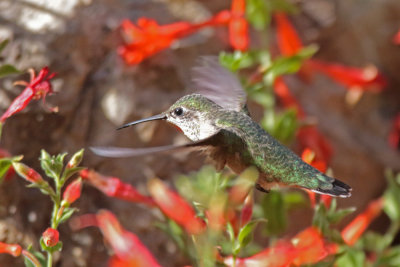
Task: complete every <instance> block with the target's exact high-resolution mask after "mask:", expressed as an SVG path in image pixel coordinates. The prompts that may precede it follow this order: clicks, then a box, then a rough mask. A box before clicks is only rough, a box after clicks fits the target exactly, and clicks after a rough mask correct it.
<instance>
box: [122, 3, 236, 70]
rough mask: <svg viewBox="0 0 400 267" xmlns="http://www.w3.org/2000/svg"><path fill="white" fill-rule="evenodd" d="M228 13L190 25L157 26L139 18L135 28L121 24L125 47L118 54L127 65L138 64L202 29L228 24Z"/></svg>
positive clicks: (131, 24)
mask: <svg viewBox="0 0 400 267" xmlns="http://www.w3.org/2000/svg"><path fill="white" fill-rule="evenodd" d="M230 19H231V15H230V12H229V11H226V10H225V11H221V12H220V13H218V14H217V15H215V16H214V17H212V18H211V19H209V20H207V21H205V22H202V23H198V24H191V23H189V22H175V23H171V24H167V25H159V24H158V23H157V22H156V21H155V20H152V19H148V18H140V19H139V20H138V21H137V26H136V25H134V24H133V23H132V22H130V21H129V20H124V21H123V22H122V24H121V28H122V35H123V37H124V39H125V45H123V46H121V47H119V48H118V53H119V54H120V56H121V57H122V58H123V59H124V60H125V62H126V63H127V64H132V65H133V64H138V63H140V62H141V61H142V60H144V59H145V58H147V57H149V56H152V55H154V54H156V53H158V52H160V51H161V50H164V49H166V48H168V47H169V46H170V45H171V44H172V43H173V42H174V41H175V40H177V39H179V38H183V37H186V36H188V35H190V34H192V33H194V32H196V31H198V30H200V29H202V28H204V27H209V26H218V25H224V24H228V22H229V21H230Z"/></svg>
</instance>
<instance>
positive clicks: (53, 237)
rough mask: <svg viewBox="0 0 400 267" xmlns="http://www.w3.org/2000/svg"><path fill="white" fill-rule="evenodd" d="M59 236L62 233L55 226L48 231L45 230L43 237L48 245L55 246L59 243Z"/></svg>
mask: <svg viewBox="0 0 400 267" xmlns="http://www.w3.org/2000/svg"><path fill="white" fill-rule="evenodd" d="M59 236H60V234H59V233H58V231H57V230H56V229H53V228H50V227H49V228H47V229H46V231H44V232H43V234H42V238H43V242H44V244H45V245H46V246H47V247H54V246H55V245H57V243H58V241H59Z"/></svg>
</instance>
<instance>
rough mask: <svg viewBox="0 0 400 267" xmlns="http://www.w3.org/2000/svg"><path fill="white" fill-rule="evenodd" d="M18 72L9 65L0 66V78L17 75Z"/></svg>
mask: <svg viewBox="0 0 400 267" xmlns="http://www.w3.org/2000/svg"><path fill="white" fill-rule="evenodd" d="M20 72H21V71H19V70H18V69H17V68H15V67H14V66H13V65H10V64H5V65H2V66H0V78H1V77H4V76H7V75H11V74H18V73H20Z"/></svg>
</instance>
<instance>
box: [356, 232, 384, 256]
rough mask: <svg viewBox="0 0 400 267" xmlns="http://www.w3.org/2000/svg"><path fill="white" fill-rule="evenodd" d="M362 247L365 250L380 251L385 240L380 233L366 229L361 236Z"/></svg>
mask: <svg viewBox="0 0 400 267" xmlns="http://www.w3.org/2000/svg"><path fill="white" fill-rule="evenodd" d="M361 242H362V245H363V248H364V249H365V250H367V251H373V252H380V251H383V250H384V249H385V247H386V242H385V240H384V237H383V236H382V235H381V234H378V233H375V232H371V231H367V232H366V233H365V234H364V235H363V236H362V237H361Z"/></svg>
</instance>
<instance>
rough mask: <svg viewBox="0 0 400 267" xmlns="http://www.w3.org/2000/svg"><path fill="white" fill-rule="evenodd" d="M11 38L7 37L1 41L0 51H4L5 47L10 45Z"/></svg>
mask: <svg viewBox="0 0 400 267" xmlns="http://www.w3.org/2000/svg"><path fill="white" fill-rule="evenodd" d="M9 41H10V40H8V39H5V40H3V41H1V42H0V53H1V52H2V51H3V49H4V48H5V47H6V46H7V45H8V43H9Z"/></svg>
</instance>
